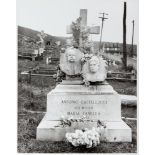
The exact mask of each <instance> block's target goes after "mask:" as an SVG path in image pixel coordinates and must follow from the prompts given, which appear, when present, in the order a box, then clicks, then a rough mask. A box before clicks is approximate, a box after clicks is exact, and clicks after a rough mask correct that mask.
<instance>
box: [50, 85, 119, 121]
mask: <svg viewBox="0 0 155 155" xmlns="http://www.w3.org/2000/svg"><path fill="white" fill-rule="evenodd" d="M120 104H121V102H120V97H119V95H118V94H117V93H116V92H115V91H114V90H113V88H112V87H111V86H110V85H99V86H90V87H85V86H83V85H58V86H57V87H56V88H55V89H54V90H53V91H51V92H50V93H49V94H48V95H47V114H48V115H47V119H48V120H60V119H61V117H62V116H63V117H67V118H70V117H71V118H73V119H80V118H82V117H84V116H85V117H86V118H87V119H91V120H104V121H105V120H107V121H119V120H120V119H121V107H120V106H121V105H120ZM114 109H115V110H114ZM113 110H114V111H113Z"/></svg>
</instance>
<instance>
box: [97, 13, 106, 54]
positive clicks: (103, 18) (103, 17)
mask: <svg viewBox="0 0 155 155" xmlns="http://www.w3.org/2000/svg"><path fill="white" fill-rule="evenodd" d="M100 14H102V15H103V16H102V17H99V18H101V19H102V26H101V36H100V43H99V52H100V50H101V42H102V31H103V23H104V20H105V19H108V18H106V17H105V15H108V14H107V13H104V12H103V13H100Z"/></svg>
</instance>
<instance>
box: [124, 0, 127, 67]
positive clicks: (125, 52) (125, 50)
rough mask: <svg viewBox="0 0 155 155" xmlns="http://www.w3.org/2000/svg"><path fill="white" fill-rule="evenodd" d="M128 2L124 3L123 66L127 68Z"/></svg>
mask: <svg viewBox="0 0 155 155" xmlns="http://www.w3.org/2000/svg"><path fill="white" fill-rule="evenodd" d="M126 8H127V7H126V2H124V13H123V65H124V68H125V69H126V68H127V49H126V12H127V11H126V10H127V9H126Z"/></svg>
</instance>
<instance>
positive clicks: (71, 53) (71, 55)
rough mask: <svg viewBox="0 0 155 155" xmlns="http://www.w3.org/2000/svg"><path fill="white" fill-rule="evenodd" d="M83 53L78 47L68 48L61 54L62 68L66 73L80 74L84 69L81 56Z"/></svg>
mask: <svg viewBox="0 0 155 155" xmlns="http://www.w3.org/2000/svg"><path fill="white" fill-rule="evenodd" d="M83 55H84V54H83V53H82V52H81V51H80V50H78V49H76V48H68V49H67V50H66V51H65V53H64V54H63V55H61V60H60V69H61V71H62V72H64V73H65V74H66V75H79V74H81V71H82V66H81V58H82V57H83Z"/></svg>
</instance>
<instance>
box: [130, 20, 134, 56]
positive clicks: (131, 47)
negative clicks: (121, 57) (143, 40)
mask: <svg viewBox="0 0 155 155" xmlns="http://www.w3.org/2000/svg"><path fill="white" fill-rule="evenodd" d="M132 24H133V27H132V44H131V45H132V46H131V57H133V40H134V26H135V21H134V20H133V21H132Z"/></svg>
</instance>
